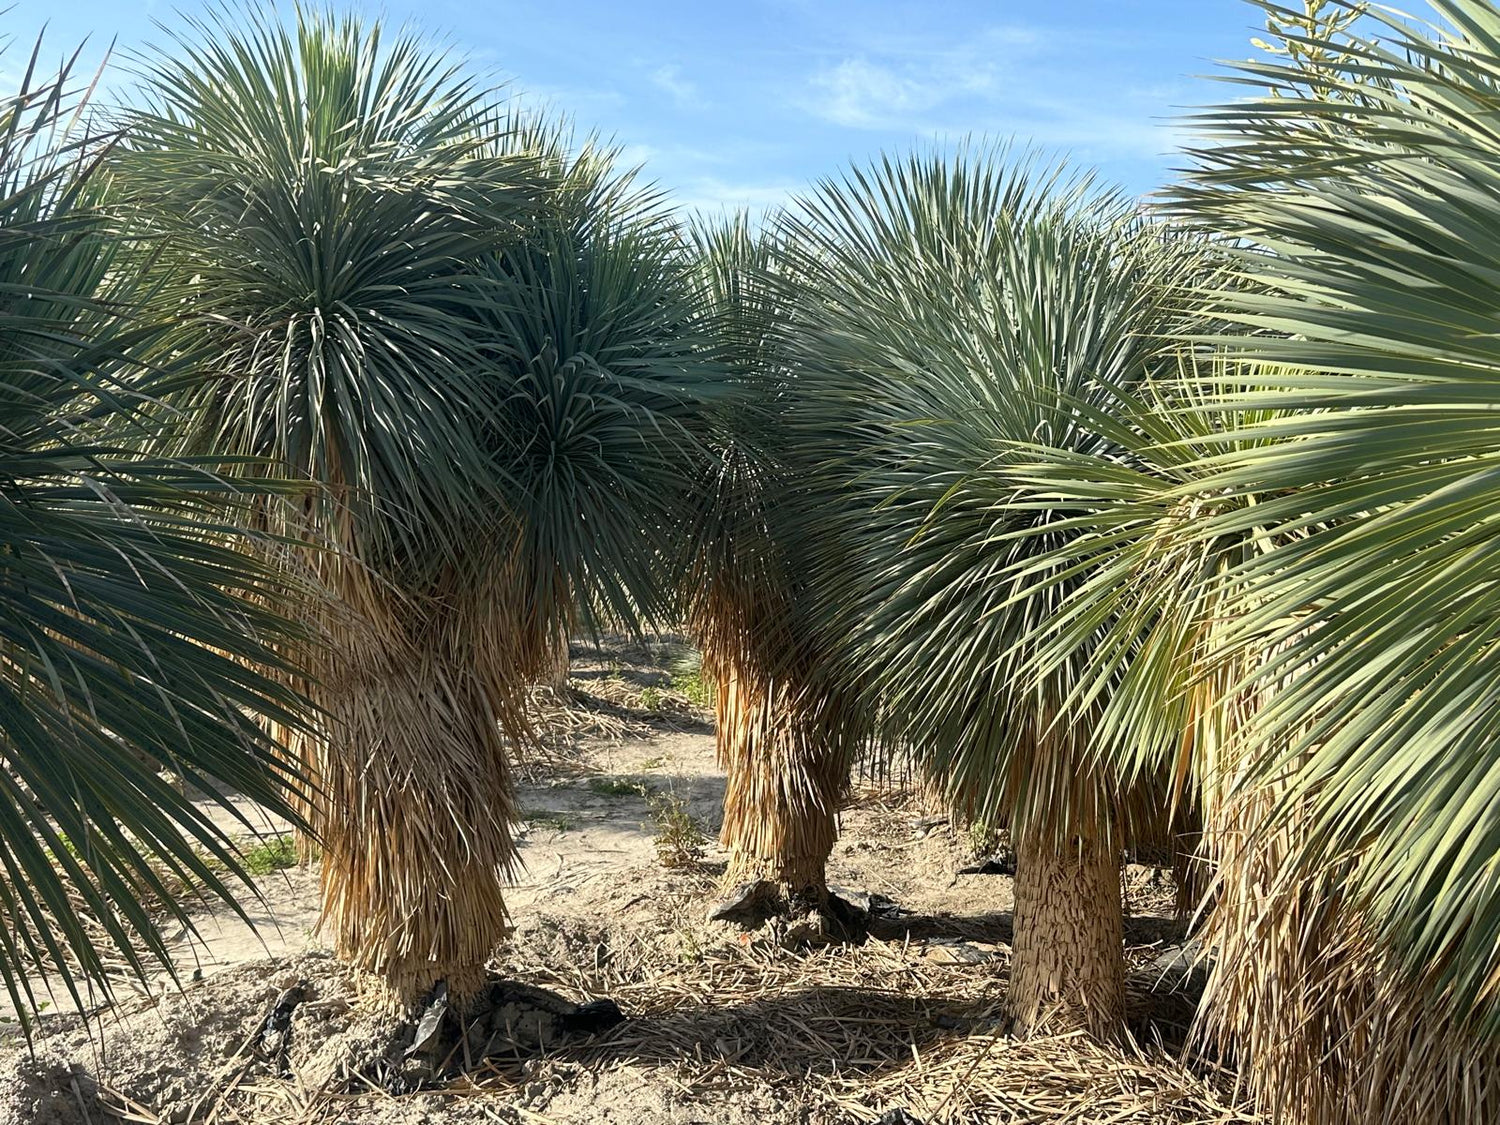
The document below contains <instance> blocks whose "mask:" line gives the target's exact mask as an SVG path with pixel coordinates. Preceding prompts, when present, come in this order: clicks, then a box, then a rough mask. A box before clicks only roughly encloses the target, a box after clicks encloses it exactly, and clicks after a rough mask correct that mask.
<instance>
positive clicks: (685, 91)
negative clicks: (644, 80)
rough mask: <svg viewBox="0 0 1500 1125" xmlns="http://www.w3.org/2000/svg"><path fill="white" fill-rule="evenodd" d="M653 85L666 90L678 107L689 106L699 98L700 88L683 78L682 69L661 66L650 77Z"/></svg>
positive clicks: (672, 66)
mask: <svg viewBox="0 0 1500 1125" xmlns="http://www.w3.org/2000/svg"><path fill="white" fill-rule="evenodd" d="M649 77H650V79H651V84H652V85H653V86H655V87H656V88H657V89H659V90H665V91H666V92H667V93H668V94H670V95H671V97H672V100H673V101H674V102H676V103H677V104H678V105H689V104H690V103H692V102H693V101H694V100H695V99H696V98H697V96H698V87H697V86H696V85H694V84H693V83H692V82H690V81H688V80H687V79H686V78H684V77H683V76H682V71H681V68H679V67H677V66H675V65H671V66H659V67H657V68H656V69H655V70H653V71H652V72H651V74H650V75H649Z"/></svg>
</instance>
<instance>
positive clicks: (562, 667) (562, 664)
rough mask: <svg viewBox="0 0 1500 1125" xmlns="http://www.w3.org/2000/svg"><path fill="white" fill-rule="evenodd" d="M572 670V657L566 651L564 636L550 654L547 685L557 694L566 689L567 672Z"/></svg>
mask: <svg viewBox="0 0 1500 1125" xmlns="http://www.w3.org/2000/svg"><path fill="white" fill-rule="evenodd" d="M572 670H573V661H572V657H571V656H570V654H569V653H568V642H567V639H566V638H564V639H563V640H562V641H561V642H559V644H558V646H557V648H556V649H555V650H554V651H553V654H552V667H551V668H550V669H549V676H548V686H549V687H550V688H551V689H552V690H553V691H555V692H557V693H558V694H559V695H561V694H562V693H563V692H566V691H567V690H568V673H569V672H571V671H572Z"/></svg>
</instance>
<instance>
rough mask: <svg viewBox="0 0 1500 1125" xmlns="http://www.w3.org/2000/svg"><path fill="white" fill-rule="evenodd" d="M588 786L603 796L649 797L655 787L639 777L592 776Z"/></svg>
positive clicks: (592, 791)
mask: <svg viewBox="0 0 1500 1125" xmlns="http://www.w3.org/2000/svg"><path fill="white" fill-rule="evenodd" d="M588 786H589V792H591V793H597V794H599V796H601V797H649V796H650V795H651V794H652V792H653V791H654V789H655V786H653V785H651V784H650V782H647V781H643V780H641V779H640V778H638V777H591V778H589V781H588Z"/></svg>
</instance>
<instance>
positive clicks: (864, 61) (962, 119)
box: [798, 28, 1181, 156]
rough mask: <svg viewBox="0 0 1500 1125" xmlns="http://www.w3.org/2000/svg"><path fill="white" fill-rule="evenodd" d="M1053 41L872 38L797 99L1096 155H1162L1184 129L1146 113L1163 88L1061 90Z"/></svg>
mask: <svg viewBox="0 0 1500 1125" xmlns="http://www.w3.org/2000/svg"><path fill="white" fill-rule="evenodd" d="M1051 48H1052V42H1051V40H1050V39H1049V38H1048V37H1047V36H1045V35H1043V34H1041V33H1037V32H1030V31H1027V30H1026V29H1023V28H994V29H991V30H990V31H988V32H985V33H983V34H981V35H978V36H974V37H972V38H970V39H969V40H966V41H965V42H962V43H949V44H947V45H943V44H936V43H933V42H931V41H927V42H920V43H913V44H911V45H908V46H901V45H897V44H889V43H888V44H884V45H883V49H882V48H875V47H870V46H867V47H866V48H865V49H864V50H862V51H860V52H858V53H854V54H850V55H848V56H845V57H843V58H841V59H839V60H838V61H836V62H832V63H829V64H825V65H824V66H822V67H820V68H819V69H817V70H815V71H814V72H813V73H812V74H811V75H810V76H809V77H808V78H807V80H806V84H805V86H804V89H803V94H802V96H801V97H800V99H798V104H799V105H800V106H801V108H802V109H803V110H804V111H805V112H808V113H811V114H812V115H814V116H816V117H819V118H821V119H822V120H824V121H827V122H829V123H831V124H834V125H839V126H842V127H844V128H850V129H861V130H878V131H887V132H902V133H917V134H922V135H927V136H932V137H958V136H966V135H973V134H980V133H986V134H990V135H993V136H1014V137H1016V138H1017V139H1019V140H1021V141H1033V140H1034V141H1036V142H1038V143H1040V144H1043V145H1045V146H1047V147H1049V148H1056V149H1070V148H1078V149H1082V150H1085V151H1086V152H1089V153H1091V154H1096V155H1097V154H1100V153H1114V154H1125V155H1131V156H1147V155H1149V156H1157V155H1160V154H1162V153H1164V152H1169V151H1172V150H1174V149H1175V148H1177V147H1178V144H1179V143H1180V141H1181V135H1180V133H1178V132H1174V131H1171V130H1168V129H1164V128H1160V127H1158V126H1157V125H1155V124H1154V123H1153V122H1151V121H1150V120H1149V117H1150V114H1151V113H1152V111H1153V110H1154V109H1156V107H1157V106H1159V105H1160V102H1161V99H1162V97H1163V95H1164V91H1163V90H1161V89H1152V90H1149V91H1147V90H1142V89H1139V88H1137V89H1121V90H1115V91H1111V92H1102V91H1100V90H1099V89H1098V88H1097V87H1093V86H1091V85H1090V84H1089V83H1088V82H1086V81H1080V82H1075V83H1074V84H1073V85H1072V86H1071V87H1069V88H1068V89H1066V90H1063V91H1059V90H1058V88H1057V87H1056V85H1055V83H1054V81H1053V79H1054V77H1055V75H1056V73H1057V72H1058V70H1059V65H1058V64H1057V62H1056V61H1055V60H1053V59H1051V58H1050V57H1049V52H1050V51H1051Z"/></svg>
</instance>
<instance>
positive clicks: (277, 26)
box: [115, 10, 535, 998]
mask: <svg viewBox="0 0 1500 1125" xmlns="http://www.w3.org/2000/svg"><path fill="white" fill-rule="evenodd" d="M143 77H144V88H143V91H142V93H141V94H140V95H139V97H138V98H137V104H136V106H135V108H133V109H132V110H131V111H129V112H128V113H127V115H126V116H125V119H124V127H125V129H126V132H127V134H128V137H129V147H128V149H127V150H126V151H125V152H123V153H122V154H121V156H120V158H119V159H118V160H117V161H116V168H115V177H116V181H117V183H118V186H119V190H120V193H121V195H122V197H123V199H124V204H123V206H124V208H125V211H126V214H127V216H128V221H130V222H131V223H132V224H133V227H134V230H135V232H136V233H137V234H138V235H139V236H141V237H142V238H149V239H150V241H151V245H152V247H153V250H154V252H155V254H156V255H157V266H158V269H159V271H160V276H161V277H162V281H161V282H160V284H159V286H158V289H159V292H158V294H157V298H156V301H155V305H154V311H155V314H156V315H157V316H159V317H161V318H162V319H163V320H164V321H167V322H169V323H171V324H172V325H173V328H174V331H173V335H172V338H171V344H172V346H173V347H175V348H177V349H179V350H181V351H184V352H188V353H191V354H194V355H199V356H205V357H208V359H207V362H208V363H210V364H211V370H212V373H213V376H214V377H213V378H210V379H207V380H204V381H201V382H199V383H195V384H193V385H192V386H189V387H187V388H185V389H183V390H181V391H180V392H178V393H176V394H175V395H174V397H173V405H174V407H175V408H176V410H177V411H178V417H180V418H181V420H182V425H181V427H180V433H179V435H178V438H177V441H178V447H179V448H182V449H186V450H193V451H214V452H234V453H245V454H252V455H255V456H258V457H262V458H266V459H269V460H271V461H272V462H273V463H275V464H276V465H277V466H278V467H279V468H278V471H280V472H283V473H288V474H290V475H293V476H295V477H299V478H302V479H304V480H306V481H307V482H308V487H307V489H306V492H305V496H304V499H303V500H302V501H301V502H300V503H299V504H296V505H293V506H291V508H290V510H287V509H285V508H283V509H272V510H268V511H267V515H266V518H267V520H268V521H269V523H270V525H271V526H272V527H273V528H274V529H276V530H279V531H281V532H283V533H284V534H285V535H287V536H288V537H290V538H292V539H295V540H297V541H300V542H303V543H305V544H306V545H307V549H306V550H305V551H303V552H301V553H300V555H295V556H294V557H293V559H292V563H291V565H294V566H296V565H300V566H302V567H305V568H306V569H308V570H310V571H311V572H313V573H315V574H317V576H318V577H319V578H320V580H321V581H322V582H323V583H324V584H325V585H327V586H328V587H329V588H330V589H331V590H332V592H333V594H334V597H335V600H334V601H333V603H332V604H330V605H327V606H317V607H311V608H310V610H309V613H310V617H311V624H313V625H315V626H316V627H317V628H318V630H319V631H320V632H322V633H324V634H326V635H327V636H328V637H329V642H330V643H329V645H328V647H327V651H326V654H325V656H324V658H323V659H322V660H320V661H319V662H317V663H316V664H315V665H314V666H313V669H312V671H313V673H314V677H315V681H316V691H317V696H318V699H319V702H320V703H321V704H322V706H323V707H324V708H325V709H326V710H327V712H328V714H329V717H330V723H331V728H332V729H331V733H330V735H329V737H328V739H327V740H326V741H325V740H314V741H310V742H305V743H303V744H300V745H294V746H293V747H292V750H293V752H294V754H295V755H296V756H298V757H300V758H301V759H302V760H303V761H304V762H305V764H306V766H307V767H308V768H309V770H310V771H311V772H312V773H313V775H314V776H315V778H316V780H317V783H318V785H319V788H320V797H319V800H318V801H317V802H316V803H315V804H314V806H313V807H312V809H311V810H310V819H311V820H312V822H313V824H314V825H315V826H316V828H317V829H318V831H319V834H320V836H321V838H322V845H323V866H322V886H323V896H324V917H323V926H324V928H325V931H326V932H328V933H330V934H331V936H332V939H333V944H334V946H335V948H336V950H337V952H338V953H339V954H340V955H342V956H344V957H346V958H348V959H350V960H351V961H353V962H354V963H355V964H357V965H359V966H361V967H363V968H366V969H369V970H371V971H373V972H374V973H376V974H379V976H380V977H381V978H383V979H384V980H385V982H386V983H387V984H388V985H389V987H390V990H391V991H392V993H393V994H394V995H395V996H397V997H408V998H409V997H412V996H414V995H416V994H418V993H420V992H421V991H422V990H424V989H426V988H428V987H429V986H431V985H432V984H433V983H434V982H435V981H437V980H446V981H447V983H448V985H449V987H450V988H451V989H452V990H453V991H454V992H455V993H457V994H462V993H464V992H466V991H467V990H469V989H471V988H473V987H474V986H476V985H477V984H478V982H479V980H480V974H481V971H482V966H483V964H484V962H485V960H486V959H487V958H488V957H489V955H490V953H491V952H492V950H493V949H494V948H495V945H496V943H497V942H498V940H499V939H500V938H501V937H502V936H503V934H504V932H505V909H504V901H503V897H502V887H503V884H504V881H505V879H506V876H507V874H508V872H509V871H510V870H511V868H512V866H513V865H514V863H515V859H516V852H515V846H514V842H513V840H512V836H511V831H510V824H509V821H510V819H511V817H512V815H513V813H514V798H513V794H512V786H511V783H510V780H509V777H508V765H507V762H508V754H509V753H510V749H509V746H508V737H507V736H509V738H514V737H518V736H519V734H520V732H521V731H522V730H523V729H524V719H523V716H522V712H521V706H522V701H521V697H520V689H521V686H522V684H521V682H519V681H518V679H517V673H516V668H517V665H518V664H519V665H521V666H522V667H524V666H525V662H526V655H525V653H524V652H518V651H517V647H518V645H519V644H520V643H521V642H520V640H519V639H518V638H516V637H515V635H514V634H513V632H512V629H511V624H510V621H509V620H508V617H507V611H508V610H509V609H510V608H511V607H510V605H509V604H508V603H507V601H506V600H505V599H504V598H503V597H502V596H500V593H501V591H503V590H504V589H506V588H507V584H508V583H509V582H510V581H511V579H510V576H509V574H508V573H507V563H508V562H509V561H510V560H511V559H512V558H513V542H514V534H513V532H512V531H511V529H510V525H509V524H508V523H507V520H506V519H505V516H504V513H503V500H502V497H501V495H500V489H499V481H498V475H497V472H496V469H495V464H494V460H493V458H492V456H491V453H490V448H489V444H488V439H487V435H486V432H485V427H486V422H487V420H488V419H489V418H490V417H491V415H492V414H493V395H492V393H491V391H490V388H489V387H488V386H487V385H486V381H485V378H484V374H483V372H484V369H485V366H486V362H487V360H486V354H485V350H484V347H483V344H482V341H481V340H480V339H479V333H477V332H476V331H475V329H474V326H473V309H474V308H475V307H476V306H479V305H482V304H484V303H486V302H488V301H489V300H490V299H491V296H490V288H489V287H488V285H487V284H486V283H485V282H484V280H483V276H482V269H481V267H482V264H483V262H484V260H485V258H486V256H487V255H488V254H491V253H497V252H500V251H502V250H503V249H504V247H505V246H506V245H508V244H509V243H510V242H511V241H512V240H513V239H514V237H515V232H516V230H517V229H518V222H519V220H520V218H521V216H522V214H523V213H524V212H525V211H526V210H527V209H528V208H529V207H531V206H533V204H534V196H535V191H534V187H533V177H532V175H531V173H530V171H528V170H526V169H524V168H523V167H522V166H521V164H520V163H519V162H518V161H517V160H516V159H515V158H514V157H512V156H509V155H497V154H495V153H494V152H493V151H492V150H493V147H494V137H495V135H496V134H498V133H499V132H501V131H503V129H504V127H505V126H504V122H503V118H502V111H501V109H500V107H499V106H497V104H496V102H495V96H494V92H493V91H492V90H490V89H489V88H486V87H483V86H480V85H476V84H475V83H474V82H473V81H472V80H471V79H470V78H469V77H467V75H466V74H465V73H464V72H463V70H462V69H461V68H460V67H459V66H458V65H457V64H455V63H453V62H451V61H449V60H447V59H445V58H444V57H443V56H441V55H440V54H437V53H433V52H431V51H428V50H427V49H425V48H424V47H423V46H422V45H421V43H420V42H419V41H418V40H416V39H415V38H413V37H411V36H405V35H403V36H398V37H395V38H394V39H392V40H391V41H389V42H387V40H386V39H385V37H384V35H383V32H382V29H381V28H380V26H379V25H378V24H373V23H372V24H369V25H366V24H363V23H361V22H360V21H358V20H356V19H354V18H353V17H338V16H335V15H332V14H321V13H317V12H313V11H309V10H299V11H298V12H297V14H296V16H295V20H294V22H293V23H291V24H289V25H283V24H281V23H277V22H275V17H274V16H261V15H256V14H254V13H250V12H248V11H246V12H225V13H221V14H219V15H216V16H213V17H210V19H209V21H208V22H207V23H194V22H191V21H189V22H188V23H187V24H186V30H184V31H183V32H182V33H180V34H179V35H177V36H176V37H174V40H173V41H172V43H171V45H170V46H169V47H167V48H164V49H161V50H159V51H156V52H155V53H154V54H152V55H151V56H149V58H148V60H147V61H146V63H145V64H144V75H143Z"/></svg>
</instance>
